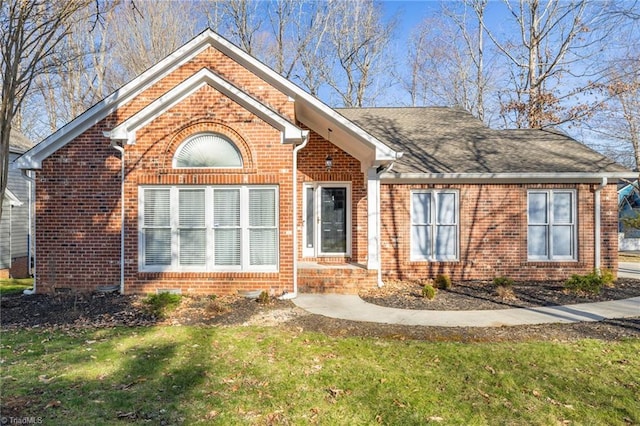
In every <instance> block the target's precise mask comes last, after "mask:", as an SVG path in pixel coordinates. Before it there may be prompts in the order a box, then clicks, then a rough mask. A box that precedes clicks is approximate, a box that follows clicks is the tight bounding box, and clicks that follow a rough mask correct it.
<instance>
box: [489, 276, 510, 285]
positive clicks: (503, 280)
mask: <svg viewBox="0 0 640 426" xmlns="http://www.w3.org/2000/svg"><path fill="white" fill-rule="evenodd" d="M513 284H514V282H513V280H512V279H511V278H509V277H504V276H500V277H495V278H494V279H493V285H494V286H496V287H513Z"/></svg>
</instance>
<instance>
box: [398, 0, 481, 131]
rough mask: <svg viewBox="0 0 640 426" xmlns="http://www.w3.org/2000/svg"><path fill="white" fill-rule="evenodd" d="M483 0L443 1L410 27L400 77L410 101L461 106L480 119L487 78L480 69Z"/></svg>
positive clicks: (415, 103) (418, 103)
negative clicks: (435, 10) (404, 72)
mask: <svg viewBox="0 0 640 426" xmlns="http://www.w3.org/2000/svg"><path fill="white" fill-rule="evenodd" d="M486 5H487V2H486V0H468V1H466V2H465V3H456V4H448V3H447V4H443V5H442V8H441V10H440V11H439V12H438V14H437V15H436V16H432V17H428V18H426V19H425V20H424V21H422V22H421V23H420V24H419V25H418V26H417V27H416V28H415V29H414V31H413V33H412V35H411V38H410V43H409V51H408V55H407V63H408V69H409V74H408V75H407V76H405V78H404V79H403V84H404V87H405V89H406V90H407V91H408V93H409V95H410V96H411V102H412V104H413V105H414V106H415V105H425V104H438V105H448V106H455V107H460V108H463V109H465V110H467V111H469V112H471V113H472V114H473V115H475V116H476V117H478V118H479V119H481V120H484V119H485V94H486V92H487V91H488V86H489V82H490V78H489V75H488V73H487V71H486V70H485V67H484V63H485V46H484V26H483V22H484V13H485V8H486Z"/></svg>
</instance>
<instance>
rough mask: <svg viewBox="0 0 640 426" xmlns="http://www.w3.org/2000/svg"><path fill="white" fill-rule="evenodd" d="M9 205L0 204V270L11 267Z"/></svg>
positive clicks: (6, 203)
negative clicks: (0, 212) (0, 208)
mask: <svg viewBox="0 0 640 426" xmlns="http://www.w3.org/2000/svg"><path fill="white" fill-rule="evenodd" d="M10 209H11V205H10V204H9V202H8V201H5V202H4V203H2V219H0V269H7V268H9V267H10V266H11V250H9V241H10V240H11V238H10V233H9V224H10V216H11V210H10Z"/></svg>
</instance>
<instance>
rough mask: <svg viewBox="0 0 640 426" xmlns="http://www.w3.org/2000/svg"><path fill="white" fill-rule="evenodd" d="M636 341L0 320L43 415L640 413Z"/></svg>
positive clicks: (391, 419) (218, 420)
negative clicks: (11, 324) (14, 325)
mask: <svg viewBox="0 0 640 426" xmlns="http://www.w3.org/2000/svg"><path fill="white" fill-rule="evenodd" d="M639 354H640V339H630V340H625V341H618V342H606V341H600V340H588V339H586V340H580V341H577V342H571V343H561V342H527V343H473V344H469V343H466V344H464V343H451V342H436V343H434V342H421V341H399V340H393V339H373V338H368V339H364V338H354V337H327V336H325V335H322V334H317V333H308V332H303V331H301V330H287V329H286V328H278V327H272V328H258V327H242V326H237V327H187V326H182V327H137V328H109V329H97V330H96V329H94V330H82V331H79V330H73V329H72V330H66V331H65V330H61V331H51V330H44V329H42V330H38V329H32V330H26V331H25V330H10V331H6V330H5V331H3V333H2V345H1V348H0V363H1V365H2V396H1V401H2V416H3V417H5V418H9V417H11V418H16V419H21V418H28V417H35V418H36V419H40V420H41V423H42V424H45V425H48V424H67V425H86V424H91V425H101V424H167V425H173V424H185V425H190V424H234V425H235V424H310V423H317V424H326V425H334V424H350V425H356V424H358V425H362V424H364V425H368V424H371V425H374V424H394V425H395V424H402V425H421V424H425V423H428V422H433V423H435V424H541V425H548V424H585V423H588V424H596V425H597V424H602V425H604V424H607V425H612V424H613V425H615V424H619V425H623V424H639V423H640V405H639V404H638V402H637V397H638V395H639V392H640V355H639Z"/></svg>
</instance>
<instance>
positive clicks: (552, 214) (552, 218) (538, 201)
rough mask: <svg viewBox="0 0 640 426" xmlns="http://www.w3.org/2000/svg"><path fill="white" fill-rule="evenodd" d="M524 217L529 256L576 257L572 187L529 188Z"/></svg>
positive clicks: (539, 258)
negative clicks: (566, 188) (560, 188)
mask: <svg viewBox="0 0 640 426" xmlns="http://www.w3.org/2000/svg"><path fill="white" fill-rule="evenodd" d="M527 217H528V232H527V240H528V243H527V246H528V258H529V260H576V255H577V253H576V252H577V250H576V245H577V244H576V193H575V191H572V190H533V191H529V193H528V197H527Z"/></svg>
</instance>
